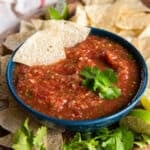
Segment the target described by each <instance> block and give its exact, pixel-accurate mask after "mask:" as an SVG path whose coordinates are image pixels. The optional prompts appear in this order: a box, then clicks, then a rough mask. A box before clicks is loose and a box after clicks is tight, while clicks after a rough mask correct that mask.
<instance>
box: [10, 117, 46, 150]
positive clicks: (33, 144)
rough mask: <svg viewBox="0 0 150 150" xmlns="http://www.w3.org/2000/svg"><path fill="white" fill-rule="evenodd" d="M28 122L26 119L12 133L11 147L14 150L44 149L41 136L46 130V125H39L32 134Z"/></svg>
mask: <svg viewBox="0 0 150 150" xmlns="http://www.w3.org/2000/svg"><path fill="white" fill-rule="evenodd" d="M28 122H29V120H28V119H26V120H25V122H24V124H23V125H22V126H21V128H20V129H18V130H17V131H16V133H15V134H14V137H13V143H14V144H13V146H12V148H13V149H14V150H32V149H37V150H46V148H45V146H44V143H43V138H44V136H45V135H46V132H47V129H46V127H43V126H42V127H40V128H39V129H38V130H37V132H36V133H35V134H34V133H33V131H31V130H30V129H29V126H28Z"/></svg>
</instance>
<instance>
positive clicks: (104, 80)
mask: <svg viewBox="0 0 150 150" xmlns="http://www.w3.org/2000/svg"><path fill="white" fill-rule="evenodd" d="M80 75H81V76H82V77H83V80H82V85H83V86H86V87H87V88H88V89H90V90H92V91H94V92H96V93H98V95H99V96H100V97H101V98H104V99H114V98H117V97H119V96H120V95H121V90H120V89H119V88H118V87H116V86H115V85H114V84H115V83H116V82H117V74H116V72H114V71H113V70H112V69H106V70H104V71H101V70H99V68H97V67H89V66H86V67H85V68H83V70H81V71H80Z"/></svg>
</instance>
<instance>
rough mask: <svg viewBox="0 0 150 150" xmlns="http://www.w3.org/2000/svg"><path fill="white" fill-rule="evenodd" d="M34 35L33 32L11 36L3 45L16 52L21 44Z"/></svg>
mask: <svg viewBox="0 0 150 150" xmlns="http://www.w3.org/2000/svg"><path fill="white" fill-rule="evenodd" d="M32 34H33V31H30V32H21V33H15V34H11V35H9V36H8V37H7V38H6V40H5V42H4V43H3V45H4V46H5V47H6V48H8V49H10V50H12V51H14V50H16V48H17V47H19V45H20V44H22V43H23V42H24V41H25V40H26V39H27V38H28V37H29V36H31V35H32Z"/></svg>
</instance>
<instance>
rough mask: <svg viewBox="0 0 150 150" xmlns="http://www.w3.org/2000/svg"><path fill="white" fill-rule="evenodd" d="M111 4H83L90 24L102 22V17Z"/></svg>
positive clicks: (95, 24)
mask: <svg viewBox="0 0 150 150" xmlns="http://www.w3.org/2000/svg"><path fill="white" fill-rule="evenodd" d="M110 6H111V4H102V5H96V4H95V5H87V6H85V11H86V13H87V16H88V18H89V22H90V25H92V26H98V25H99V24H101V23H102V17H103V16H104V14H105V13H106V12H107V10H108V8H109V7H110Z"/></svg>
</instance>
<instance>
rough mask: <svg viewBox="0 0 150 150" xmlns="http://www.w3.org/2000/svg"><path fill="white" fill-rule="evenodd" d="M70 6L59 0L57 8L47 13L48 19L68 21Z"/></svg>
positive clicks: (50, 9)
mask: <svg viewBox="0 0 150 150" xmlns="http://www.w3.org/2000/svg"><path fill="white" fill-rule="evenodd" d="M67 18H68V5H67V3H66V1H65V0H59V1H58V2H57V4H56V7H49V8H48V10H47V13H46V19H56V20H60V19H67Z"/></svg>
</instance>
